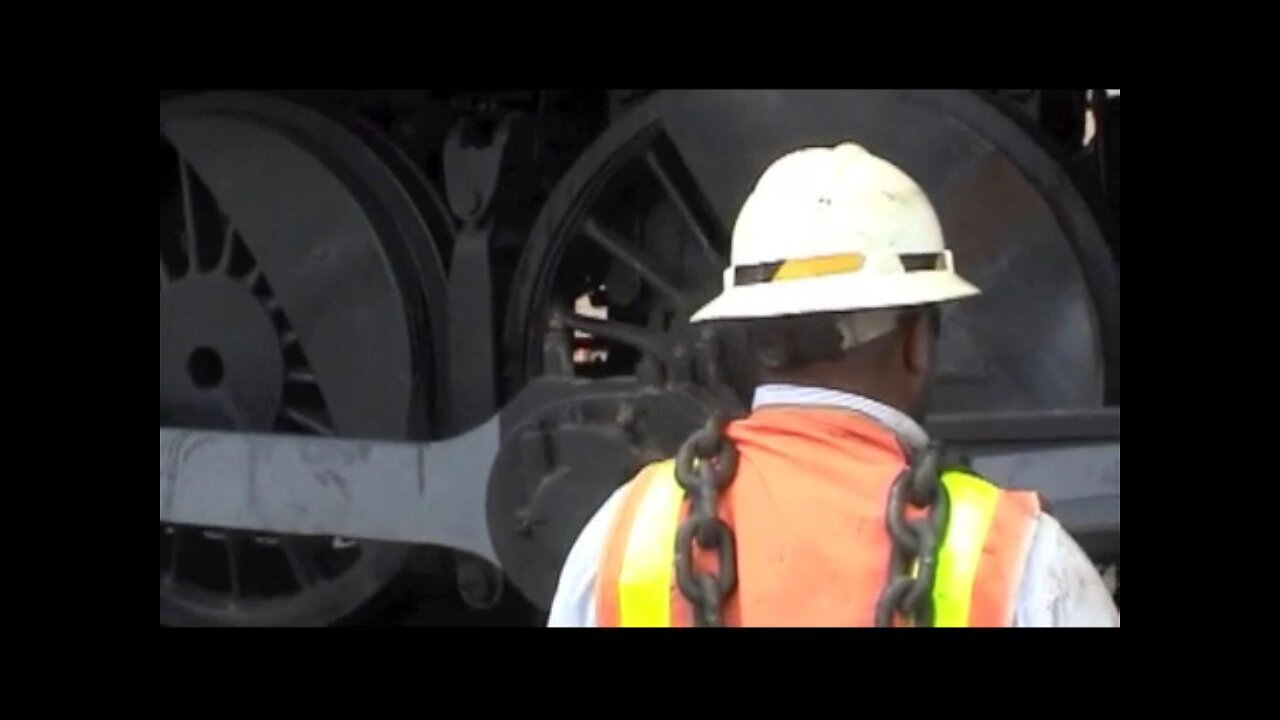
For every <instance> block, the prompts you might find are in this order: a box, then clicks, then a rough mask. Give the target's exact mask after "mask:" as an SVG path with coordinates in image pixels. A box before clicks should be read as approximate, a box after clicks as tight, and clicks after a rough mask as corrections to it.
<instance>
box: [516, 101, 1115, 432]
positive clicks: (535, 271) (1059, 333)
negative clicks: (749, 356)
mask: <svg viewBox="0 0 1280 720" xmlns="http://www.w3.org/2000/svg"><path fill="white" fill-rule="evenodd" d="M843 141H855V142H858V143H860V144H862V145H864V146H866V147H867V148H868V149H869V150H871V151H872V152H875V153H877V154H879V155H881V156H883V157H886V158H887V159H889V160H890V161H892V162H894V163H896V164H898V165H900V166H901V167H903V168H904V169H905V170H906V171H907V172H908V173H909V174H910V175H912V176H913V177H914V178H916V180H917V181H918V182H920V184H921V185H922V186H923V187H924V189H925V191H926V192H927V193H928V194H929V197H930V198H931V199H932V201H933V203H934V205H935V207H936V209H937V211H938V214H939V218H940V220H941V223H942V226H943V230H944V232H945V234H946V237H947V241H948V244H949V246H950V247H951V248H952V249H953V250H954V251H955V254H956V259H957V264H958V266H959V270H960V272H961V273H962V274H964V275H965V276H966V277H968V278H970V279H971V280H973V281H974V282H975V283H976V284H977V285H978V286H980V287H981V288H982V289H983V291H984V294H983V296H982V297H980V298H977V299H975V300H972V301H969V302H966V303H964V304H962V305H960V306H958V307H956V308H955V309H954V310H952V311H951V313H950V317H949V318H948V322H947V323H946V324H945V329H944V332H943V337H942V342H941V355H940V362H941V368H940V377H939V381H938V387H937V389H936V392H935V399H934V410H935V411H937V412H961V411H995V410H1036V409H1047V408H1061V407H1090V406H1096V405H1099V404H1101V403H1102V402H1103V392H1104V372H1105V370H1106V368H1105V364H1106V363H1105V359H1104V358H1105V355H1106V350H1107V348H1108V347H1109V346H1111V345H1114V346H1116V347H1118V342H1119V280H1118V276H1117V274H1116V271H1115V269H1114V267H1113V261H1112V260H1111V258H1110V256H1109V254H1108V251H1107V248H1106V243H1105V240H1104V238H1103V235H1102V231H1101V230H1100V229H1099V223H1098V222H1097V220H1096V218H1095V217H1094V216H1093V215H1092V214H1091V211H1090V209H1089V207H1088V206H1087V205H1086V203H1085V202H1084V200H1083V199H1082V198H1081V195H1080V193H1079V192H1078V191H1077V190H1076V189H1075V187H1074V186H1073V185H1072V182H1071V180H1070V179H1069V177H1068V175H1067V172H1066V170H1065V169H1064V168H1063V167H1062V166H1061V165H1060V164H1059V163H1058V162H1057V161H1055V160H1054V159H1053V158H1052V157H1051V155H1050V153H1049V152H1048V151H1047V150H1046V146H1045V144H1043V143H1042V142H1041V141H1039V140H1038V139H1037V137H1036V136H1035V135H1034V133H1032V132H1029V131H1028V129H1027V128H1025V127H1022V126H1020V125H1019V124H1018V123H1016V122H1014V121H1013V120H1012V119H1011V118H1010V117H1009V116H1008V115H1006V114H1005V112H1004V111H1002V110H1001V109H999V108H997V107H996V106H995V105H993V104H991V103H989V102H988V101H987V100H986V99H984V98H983V97H981V96H979V95H978V94H976V93H972V92H968V91H940V92H932V91H861V90H841V91H807V90H804V91H802V90H780V91H763V90H750V91H745V90H744V91H666V92H661V93H658V94H657V95H655V96H653V97H651V98H649V99H647V100H645V101H644V102H642V103H640V104H639V105H638V106H636V107H635V108H634V109H633V110H632V111H631V112H630V113H629V114H628V115H626V116H625V117H623V118H622V119H621V120H620V121H619V122H617V123H616V124H614V125H613V126H611V127H610V128H609V129H608V130H607V131H606V132H605V133H604V134H603V135H602V136H601V137H600V138H599V139H598V140H597V141H596V142H595V143H593V144H592V145H591V146H590V147H589V148H588V149H587V150H586V151H585V152H584V153H583V155H582V156H581V158H580V159H579V161H578V162H577V163H576V164H575V165H574V167H573V168H572V169H571V170H570V171H569V173H568V174H567V175H566V176H565V177H564V178H563V179H562V180H561V182H560V183H559V185H558V186H557V188H556V189H555V191H554V192H553V194H552V195H551V197H550V199H549V200H548V202H547V203H546V205H545V206H544V209H543V211H542V213H541V214H540V215H539V217H538V220H537V222H536V223H535V225H534V228H533V230H532V232H531V234H530V239H529V243H528V245H527V247H526V249H525V251H524V254H523V255H522V257H521V262H520V265H519V268H518V269H517V272H516V276H515V281H514V283H515V287H514V289H513V291H512V295H511V305H510V307H509V312H508V324H507V327H506V342H507V348H508V352H509V355H510V357H511V358H512V360H511V364H510V366H509V367H508V379H509V381H510V383H511V385H512V386H513V387H519V386H521V385H522V384H523V383H525V382H527V381H528V379H530V378H532V377H536V376H537V375H539V374H541V373H542V372H544V356H543V355H544V354H543V348H544V344H545V342H544V341H545V337H546V331H547V317H548V313H549V312H550V310H551V308H553V307H559V308H562V309H570V308H573V309H576V312H572V313H570V314H569V322H570V324H572V325H574V326H576V327H577V328H578V329H579V330H580V331H582V332H579V333H578V334H579V338H578V350H577V356H578V358H579V362H578V363H577V366H576V368H575V370H574V372H575V373H577V374H580V375H589V376H601V375H604V376H612V375H620V374H628V373H631V372H634V370H635V368H636V366H637V363H638V362H639V361H640V360H641V359H642V358H643V356H644V354H645V352H646V351H645V350H642V349H638V348H639V347H640V346H642V345H644V344H645V343H643V342H638V340H642V339H643V338H644V337H649V338H650V339H652V338H655V337H658V336H661V335H663V334H664V333H668V332H671V331H673V330H679V329H680V328H681V327H683V325H684V323H685V322H686V320H687V318H688V316H689V315H690V314H691V313H692V312H693V310H695V309H696V308H697V307H698V306H699V305H700V304H701V303H703V302H705V301H706V300H707V299H709V298H711V297H713V296H714V295H715V294H716V293H717V292H718V291H719V289H720V287H721V281H722V280H721V277H722V276H721V273H722V271H723V269H724V268H725V266H726V264H727V261H728V254H729V253H728V249H729V230H730V229H731V228H732V224H733V222H734V219H735V217H736V214H737V211H738V209H739V207H740V206H741V204H742V202H743V201H744V200H745V199H746V196H747V194H748V193H749V192H750V190H751V189H752V186H753V185H754V183H755V181H756V179H757V178H758V177H759V175H760V173H761V172H762V171H763V170H764V169H765V167H767V166H768V164H769V163H771V162H772V161H773V160H775V159H777V158H778V157H780V156H782V155H783V154H785V153H787V152H790V151H792V150H795V149H798V148H801V147H805V146H811V145H832V144H835V143H839V142H843ZM584 315H586V316H590V317H584ZM649 345H650V346H653V345H654V343H649ZM731 364H736V365H739V366H740V365H743V363H734V362H733V361H732V359H731ZM739 369H740V368H739ZM731 370H732V368H731Z"/></svg>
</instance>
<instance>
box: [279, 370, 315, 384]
mask: <svg viewBox="0 0 1280 720" xmlns="http://www.w3.org/2000/svg"><path fill="white" fill-rule="evenodd" d="M285 382H291V383H298V384H300V385H315V384H316V374H315V373H314V372H312V371H311V370H300V369H296V370H290V371H289V372H288V374H287V375H285Z"/></svg>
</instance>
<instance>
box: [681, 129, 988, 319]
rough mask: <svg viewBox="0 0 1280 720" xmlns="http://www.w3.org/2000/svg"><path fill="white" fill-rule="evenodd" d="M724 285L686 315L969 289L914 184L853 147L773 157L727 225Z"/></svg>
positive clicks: (932, 299) (901, 299)
mask: <svg viewBox="0 0 1280 720" xmlns="http://www.w3.org/2000/svg"><path fill="white" fill-rule="evenodd" d="M731 261H732V262H731V265H730V267H729V269H728V270H726V271H725V276H724V291H723V292H722V293H721V294H720V295H719V296H718V297H716V298H715V299H713V300H712V301H711V302H709V303H707V304H706V305H705V306H703V307H702V308H701V309H700V310H698V311H697V312H696V313H694V315H693V317H692V318H691V321H692V322H705V321H709V320H727V319H736V318H769V317H778V316H782V315H799V314H806V313H826V312H857V311H864V310H877V309H888V308H898V307H906V306H912V305H925V304H931V303H939V302H945V301H948V300H956V299H959V298H964V297H969V296H972V295H977V294H978V292H979V291H978V289H977V288H976V287H974V286H973V285H971V284H970V283H969V282H968V281H966V280H964V279H963V278H961V277H960V276H959V275H957V274H956V273H955V270H954V265H953V263H952V258H951V252H950V251H949V250H947V249H946V246H945V244H944V243H943V239H942V228H941V226H940V225H939V224H938V217H937V215H936V214H935V213H934V210H933V206H932V205H931V204H930V203H929V199H928V198H927V197H926V196H925V194H924V190H922V189H921V188H920V186H919V185H917V184H916V183H915V181H914V180H912V179H911V178H910V177H909V176H908V175H907V174H906V173H904V172H903V171H902V170H900V169H898V168H897V167H895V166H894V165H892V164H890V163H888V162H886V161H885V160H883V159H881V158H879V157H876V156H875V155H872V154H871V153H869V152H867V151H866V150H865V149H863V148H862V147H861V146H859V145H856V144H853V143H845V144H842V145H839V146H836V147H834V148H805V149H803V150H798V151H796V152H793V153H790V154H788V155H786V156H784V157H782V158H781V159H779V160H777V161H776V162H774V163H773V164H772V165H770V166H769V168H768V169H767V170H766V171H765V173H764V175H763V176H762V177H761V178H760V181H759V182H758V183H757V184H756V187H755V190H753V191H752V193H751V196H750V197H748V198H747V201H746V203H745V204H744V205H743V206H742V211H741V213H739V215H738V222H737V224H736V225H735V226H734V229H733V249H732V254H731Z"/></svg>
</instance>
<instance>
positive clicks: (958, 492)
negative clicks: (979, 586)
mask: <svg viewBox="0 0 1280 720" xmlns="http://www.w3.org/2000/svg"><path fill="white" fill-rule="evenodd" d="M942 483H943V485H944V486H945V487H946V488H947V494H948V495H949V496H950V499H951V511H950V514H949V516H948V519H947V534H946V537H945V538H944V539H943V541H942V547H941V548H940V549H939V551H938V574H937V576H936V578H935V580H934V584H933V624H934V626H935V627H967V626H968V625H969V608H970V604H971V602H972V600H973V583H974V579H975V578H976V577H977V575H978V565H979V563H980V562H981V561H982V548H983V546H984V545H985V544H986V539H987V530H988V529H989V528H990V527H991V519H992V518H993V517H995V513H996V504H997V503H998V502H999V500H1000V489H999V488H997V487H996V486H995V485H992V484H991V483H989V482H987V481H986V480H983V479H982V478H979V477H976V476H974V475H970V474H968V473H964V472H959V471H954V470H953V471H948V472H946V473H943V475H942Z"/></svg>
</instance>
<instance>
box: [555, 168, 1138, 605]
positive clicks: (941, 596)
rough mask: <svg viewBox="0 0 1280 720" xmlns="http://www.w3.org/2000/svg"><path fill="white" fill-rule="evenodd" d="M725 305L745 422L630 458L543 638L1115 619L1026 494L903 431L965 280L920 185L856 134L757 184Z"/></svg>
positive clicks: (1096, 581) (1064, 540)
mask: <svg viewBox="0 0 1280 720" xmlns="http://www.w3.org/2000/svg"><path fill="white" fill-rule="evenodd" d="M731 258H732V264H731V266H730V267H729V269H728V270H727V271H726V273H725V282H724V290H723V292H722V293H721V294H720V295H719V296H718V297H716V298H714V299H713V300H712V301H711V302H710V303H708V304H707V305H705V306H704V307H702V308H701V309H700V310H698V312H696V313H695V314H694V316H693V317H692V318H691V320H692V322H694V323H704V322H717V323H723V324H735V325H737V326H738V327H740V328H741V329H742V332H743V333H744V334H745V336H746V339H747V345H748V347H750V348H751V354H752V355H753V358H754V361H755V363H756V365H757V370H758V375H759V379H760V384H758V385H757V387H756V388H755V395H754V398H753V405H752V411H751V413H750V414H749V415H748V416H747V417H745V418H743V419H740V420H736V421H734V422H731V423H728V424H727V426H721V425H712V426H709V427H708V428H707V429H705V430H703V431H701V432H699V433H697V434H695V436H694V437H693V438H691V439H690V441H689V442H686V443H685V445H684V447H682V448H681V451H680V453H679V454H677V456H676V457H675V458H672V459H668V460H665V461H662V462H658V463H654V464H651V465H648V466H646V467H644V468H643V469H642V470H641V471H640V472H639V473H638V474H637V475H636V476H635V477H634V478H633V479H632V480H631V481H630V482H628V483H627V484H625V485H624V486H622V487H621V488H619V489H618V490H617V491H616V492H615V493H614V494H613V495H612V496H611V497H610V498H609V499H608V500H607V501H606V502H605V504H604V505H603V506H602V507H601V508H600V509H599V510H598V511H597V512H596V514H595V515H594V516H593V517H592V518H591V519H590V521H589V522H588V523H587V525H586V526H585V528H584V529H583V530H582V532H581V533H580V535H579V536H578V538H577V540H576V542H575V543H574V545H573V547H572V549H571V550H570V552H569V555H568V557H567V559H566V562H565V565H564V567H563V569H562V571H561V576H560V580H559V585H558V587H557V591H556V594H555V597H554V599H553V602H552V606H551V611H550V618H549V624H550V625H551V626H553V627H565V626H570V627H572V626H577V627H617V626H658V627H686V626H773V627H777V626H823V627H841V626H844V627H848V626H852V627H859V626H864V627H865V626H917V627H918V626H932V627H973V626H988V627H1001V626H1015V627H1064V626H1119V622H1120V618H1119V611H1118V609H1117V607H1116V605H1115V603H1114V601H1113V600H1112V597H1111V594H1110V592H1109V591H1108V589H1107V588H1106V586H1105V584H1104V582H1103V581H1102V578H1101V576H1100V575H1099V573H1098V571H1097V570H1096V569H1095V567H1094V566H1093V564H1092V563H1091V562H1090V560H1089V558H1088V557H1087V556H1086V555H1085V554H1084V552H1083V551H1082V550H1081V549H1080V547H1079V546H1078V545H1077V544H1076V543H1075V542H1074V540H1073V539H1072V538H1071V537H1070V536H1069V535H1068V534H1067V533H1066V532H1065V531H1064V530H1063V528H1062V527H1061V525H1059V523H1058V522H1057V521H1056V520H1055V519H1054V518H1053V517H1052V516H1051V515H1050V514H1048V512H1047V511H1046V509H1045V508H1044V507H1043V506H1042V505H1041V503H1040V501H1039V498H1038V496H1037V495H1036V494H1035V493H1030V492H1016V491H1009V490H1003V489H1000V488H998V487H996V486H995V485H992V484H991V483H989V482H988V481H986V480H984V479H983V478H981V477H979V476H978V475H976V474H975V473H974V471H972V470H966V469H965V468H964V466H963V464H957V463H956V462H954V461H953V460H951V459H949V458H948V457H947V456H946V455H945V454H940V453H941V451H940V447H939V445H938V443H936V442H933V441H931V440H930V438H929V437H928V436H927V435H926V433H925V431H924V430H923V429H922V428H921V426H920V424H919V422H918V421H919V420H920V418H922V417H923V415H924V411H925V408H926V403H927V399H928V397H929V389H930V384H931V380H932V377H933V373H934V371H935V367H936V362H935V351H936V349H937V338H938V333H939V323H940V312H941V308H942V307H943V306H944V305H945V304H947V303H953V302H956V301H960V300H962V299H964V298H969V297H972V296H975V295H977V294H979V290H978V289H977V288H976V287H975V286H973V285H972V284H970V283H969V282H968V281H966V280H965V279H963V278H962V277H960V275H959V274H957V272H956V271H955V267H954V263H953V259H952V256H951V253H950V251H948V250H947V249H946V247H945V245H944V242H943V236H942V230H941V227H940V224H939V222H938V219H937V216H936V214H935V211H934V209H933V207H932V205H931V204H930V202H929V199H928V198H927V197H926V195H925V193H924V191H923V190H922V189H921V188H920V187H919V186H918V185H917V183H916V182H915V181H914V180H912V178H911V177H910V176H908V175H907V174H906V173H905V172H904V171H903V170H901V169H900V168H898V167H896V166H894V165H893V164H891V163H889V162H887V161H886V160H884V159H882V158H880V157H878V156H876V155H874V154H872V153H870V152H868V151H867V150H866V149H864V148H862V147H861V146H859V145H856V144H853V143H845V144H841V145H838V146H836V147H815V148H805V149H802V150H799V151H796V152H793V153H791V154H788V155H786V156H785V157H783V158H781V159H780V160H778V161H776V162H775V163H774V164H773V165H771V166H770V167H769V168H768V169H767V170H766V171H765V173H764V174H763V176H761V178H760V180H759V182H758V183H757V185H756V187H755V188H754V190H753V192H752V193H751V195H750V196H749V197H748V199H747V200H746V202H745V204H744V205H743V207H742V210H741V213H740V214H739V217H738V221H737V223H736V225H735V227H734V233H733V244H732V253H731Z"/></svg>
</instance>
